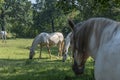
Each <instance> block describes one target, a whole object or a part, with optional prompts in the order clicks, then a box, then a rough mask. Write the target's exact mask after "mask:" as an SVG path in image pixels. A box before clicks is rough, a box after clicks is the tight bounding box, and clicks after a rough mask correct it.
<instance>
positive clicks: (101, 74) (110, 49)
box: [95, 42, 120, 80]
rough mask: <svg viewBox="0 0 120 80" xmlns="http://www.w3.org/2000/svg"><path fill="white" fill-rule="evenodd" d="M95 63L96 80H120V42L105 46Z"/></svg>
mask: <svg viewBox="0 0 120 80" xmlns="http://www.w3.org/2000/svg"><path fill="white" fill-rule="evenodd" d="M97 54H98V55H97V58H96V61H95V79H96V80H120V42H113V43H110V44H109V43H108V44H105V45H103V46H102V47H101V48H100V49H99V51H98V53H97Z"/></svg>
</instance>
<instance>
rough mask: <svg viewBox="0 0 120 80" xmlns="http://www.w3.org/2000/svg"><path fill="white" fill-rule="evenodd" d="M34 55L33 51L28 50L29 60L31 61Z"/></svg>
mask: <svg viewBox="0 0 120 80" xmlns="http://www.w3.org/2000/svg"><path fill="white" fill-rule="evenodd" d="M34 54H35V52H34V50H33V49H30V54H29V59H32V58H33V56H34Z"/></svg>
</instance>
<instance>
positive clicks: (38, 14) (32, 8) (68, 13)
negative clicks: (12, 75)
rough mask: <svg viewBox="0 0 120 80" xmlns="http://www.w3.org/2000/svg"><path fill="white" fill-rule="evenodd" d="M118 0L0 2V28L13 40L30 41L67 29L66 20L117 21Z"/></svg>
mask: <svg viewBox="0 0 120 80" xmlns="http://www.w3.org/2000/svg"><path fill="white" fill-rule="evenodd" d="M119 14H120V1H119V0H36V3H34V4H33V3H31V2H30V1H28V0H0V29H1V30H6V31H7V32H9V33H11V35H14V36H15V37H24V38H30V37H35V36H36V35H37V34H39V33H41V32H54V31H61V32H63V33H64V35H66V34H67V33H68V32H69V31H70V29H69V28H68V25H67V19H68V18H71V19H72V20H74V22H75V23H77V22H81V21H83V20H86V19H88V18H91V17H107V18H111V19H114V20H117V21H119V20H120V15H119Z"/></svg>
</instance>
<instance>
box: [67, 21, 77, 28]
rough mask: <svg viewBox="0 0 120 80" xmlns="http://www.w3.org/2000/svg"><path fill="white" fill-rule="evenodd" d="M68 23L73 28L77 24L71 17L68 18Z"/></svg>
mask: <svg viewBox="0 0 120 80" xmlns="http://www.w3.org/2000/svg"><path fill="white" fill-rule="evenodd" d="M68 24H69V25H70V27H71V29H73V28H74V26H75V24H74V22H73V21H72V20H71V19H68Z"/></svg>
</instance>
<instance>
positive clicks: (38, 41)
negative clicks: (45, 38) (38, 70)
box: [30, 37, 40, 51]
mask: <svg viewBox="0 0 120 80" xmlns="http://www.w3.org/2000/svg"><path fill="white" fill-rule="evenodd" d="M39 43H40V40H39V39H38V38H37V37H36V38H35V39H34V41H33V43H32V46H31V49H30V50H31V51H34V50H35V48H36V47H37V45H38V44H39Z"/></svg>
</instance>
